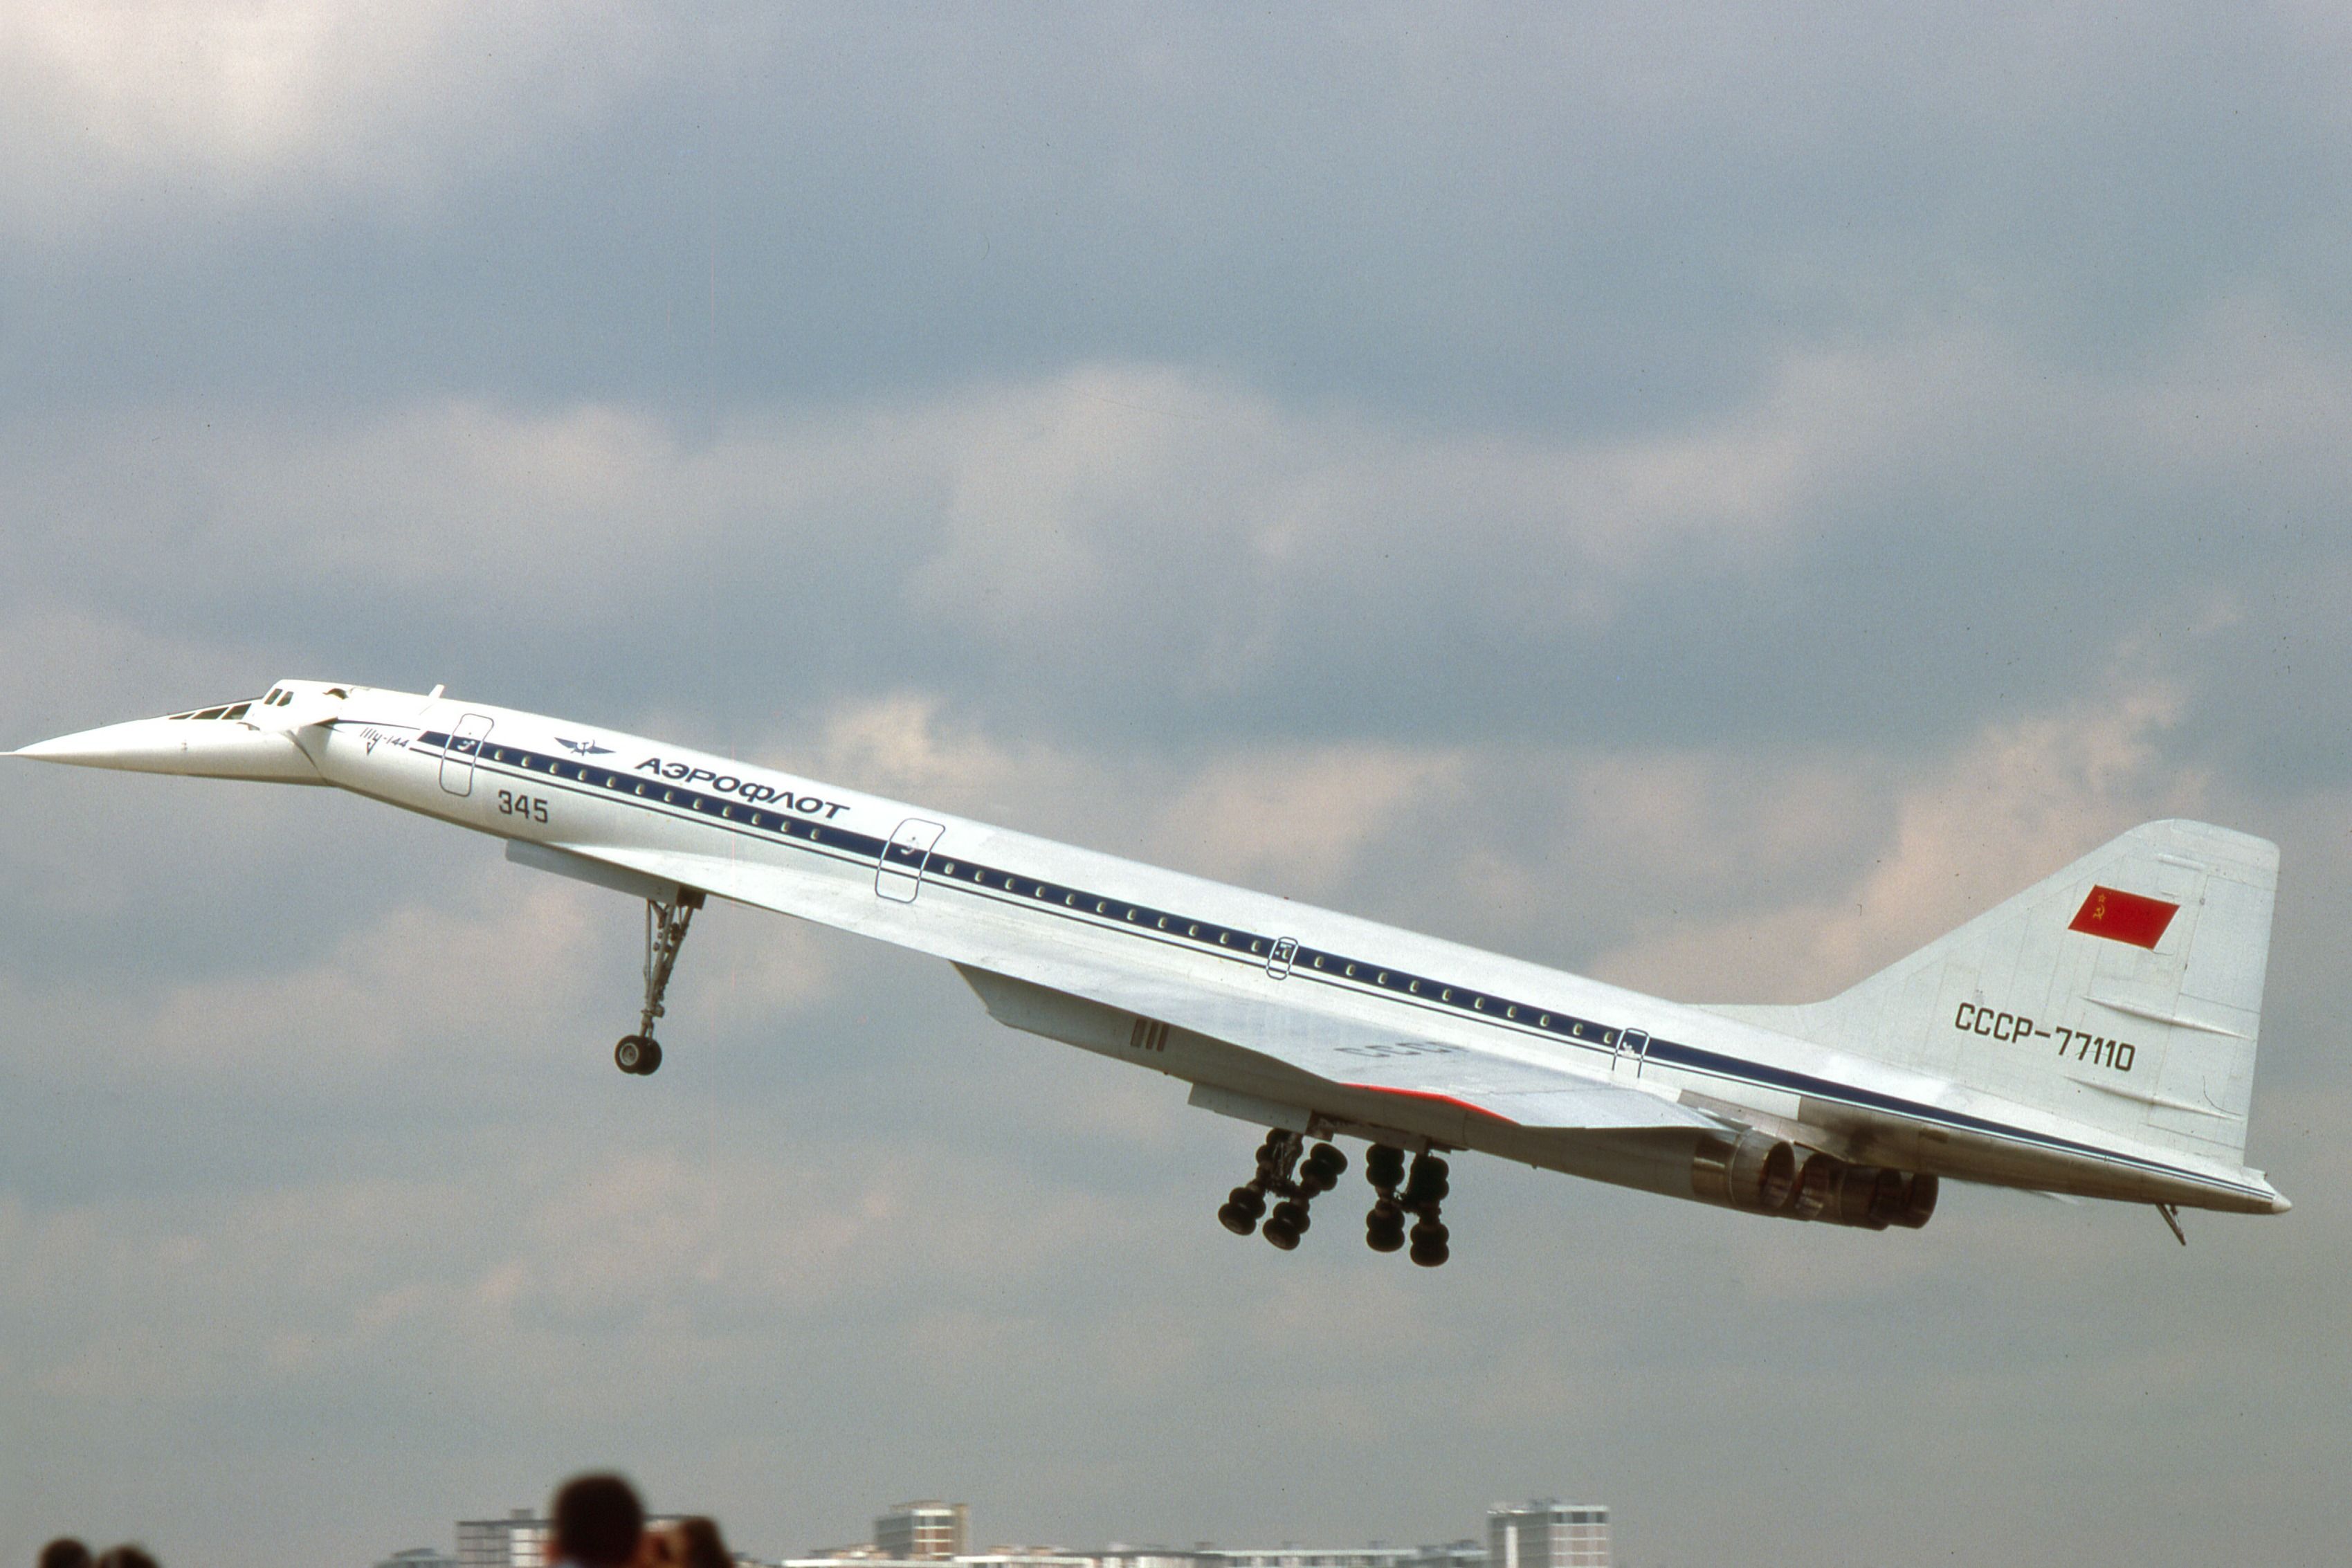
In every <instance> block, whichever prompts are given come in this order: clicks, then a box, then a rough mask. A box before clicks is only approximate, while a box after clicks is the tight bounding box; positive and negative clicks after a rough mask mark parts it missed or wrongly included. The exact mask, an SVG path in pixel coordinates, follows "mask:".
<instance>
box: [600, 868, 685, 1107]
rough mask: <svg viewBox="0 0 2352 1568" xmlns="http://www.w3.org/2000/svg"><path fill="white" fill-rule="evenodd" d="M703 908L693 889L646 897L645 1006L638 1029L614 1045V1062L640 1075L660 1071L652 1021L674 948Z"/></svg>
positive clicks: (659, 1051) (657, 1013)
mask: <svg viewBox="0 0 2352 1568" xmlns="http://www.w3.org/2000/svg"><path fill="white" fill-rule="evenodd" d="M701 907H702V894H701V892H700V891H699V890H698V889H694V888H681V889H678V894H677V902H676V903H674V904H665V903H663V902H662V901H661V900H658V899H647V900H646V1005H645V1011H644V1012H643V1013H641V1014H640V1015H638V1017H637V1032H636V1033H635V1034H634V1035H623V1036H622V1037H621V1042H620V1044H618V1045H616V1046H614V1047H613V1065H614V1067H616V1068H620V1069H621V1070H622V1071H623V1072H625V1073H635V1075H636V1076H638V1077H639V1078H645V1077H647V1076H649V1075H651V1074H653V1073H656V1072H658V1071H660V1070H661V1064H662V1048H661V1043H660V1042H659V1041H657V1040H656V1039H655V1038H654V1020H655V1019H656V1018H658V1017H660V1016H662V997H663V996H664V995H665V994H667V992H668V991H669V975H670V971H671V970H673V969H675V968H677V950H678V949H679V948H681V947H684V946H685V945H686V928H687V927H688V926H689V925H691V924H692V923H693V922H694V911H695V910H698V909H700V908H701Z"/></svg>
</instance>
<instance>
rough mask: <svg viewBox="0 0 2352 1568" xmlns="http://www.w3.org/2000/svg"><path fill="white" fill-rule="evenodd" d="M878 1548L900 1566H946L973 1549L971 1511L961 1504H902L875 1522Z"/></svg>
mask: <svg viewBox="0 0 2352 1568" xmlns="http://www.w3.org/2000/svg"><path fill="white" fill-rule="evenodd" d="M874 1545H875V1548H876V1550H877V1551H878V1552H880V1553H881V1555H882V1556H883V1557H885V1558H887V1559H890V1560H892V1561H895V1562H899V1563H945V1562H947V1561H948V1560H949V1559H950V1558H952V1557H961V1556H963V1555H964V1554H965V1553H966V1552H970V1551H971V1507H970V1506H969V1505H967V1504H964V1503H960V1502H930V1501H925V1502H901V1503H893V1504H891V1505H890V1510H889V1511H888V1512H887V1513H885V1514H884V1515H883V1516H882V1517H881V1518H879V1519H877V1520H876V1521H874Z"/></svg>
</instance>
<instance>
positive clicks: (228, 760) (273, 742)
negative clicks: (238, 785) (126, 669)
mask: <svg viewBox="0 0 2352 1568" xmlns="http://www.w3.org/2000/svg"><path fill="white" fill-rule="evenodd" d="M210 711H212V712H213V713H215V714H217V713H219V712H220V711H222V710H210ZM10 754H11V755H14V756H19V757H30V758H32V759H33V760H34V761H36V762H42V763H66V764H68V765H69V766H72V767H78V768H112V769H115V770H117V771H119V772H123V773H185V774H188V775H190V776H192V777H196V778H215V779H253V780H257V781H261V782H266V783H271V784H318V783H320V782H321V781H320V777H319V771H318V769H316V768H314V767H312V766H311V765H310V758H309V757H307V756H305V755H304V754H303V752H302V748H301V747H300V746H299V745H297V744H295V742H294V738H293V737H292V736H291V735H289V734H286V733H283V732H282V731H281V732H269V731H260V730H257V729H255V728H254V727H253V726H251V725H249V724H247V723H244V722H241V721H238V720H234V719H230V720H224V719H222V718H219V717H213V718H198V717H195V716H194V715H182V716H177V717H173V718H169V719H134V720H132V721H130V722H129V723H127V724H109V725H106V726H105V727H103V728H102V729H97V730H83V731H79V732H77V733H75V734H71V735H59V736H58V737H57V738H56V739H54V740H48V741H37V742H34V743H33V744H31V745H29V746H26V747H22V748H20V749H19V750H17V751H16V752H12V753H10Z"/></svg>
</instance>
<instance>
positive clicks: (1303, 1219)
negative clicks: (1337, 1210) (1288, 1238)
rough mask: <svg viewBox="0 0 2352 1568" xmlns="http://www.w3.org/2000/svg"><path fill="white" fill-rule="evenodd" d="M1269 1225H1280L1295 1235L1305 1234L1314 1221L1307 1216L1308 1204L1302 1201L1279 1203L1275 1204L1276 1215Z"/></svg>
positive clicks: (1268, 1222) (1269, 1221) (1267, 1222)
mask: <svg viewBox="0 0 2352 1568" xmlns="http://www.w3.org/2000/svg"><path fill="white" fill-rule="evenodd" d="M1266 1224H1268V1225H1279V1226H1283V1227H1284V1228H1285V1229H1286V1230H1288V1231H1289V1232H1290V1233H1291V1235H1293V1236H1305V1235H1306V1234H1307V1227H1308V1226H1311V1225H1313V1224H1314V1221H1312V1220H1310V1219H1308V1218H1307V1205H1305V1204H1302V1203H1279V1204H1276V1205H1274V1217H1273V1218H1272V1219H1270V1220H1268V1221H1266Z"/></svg>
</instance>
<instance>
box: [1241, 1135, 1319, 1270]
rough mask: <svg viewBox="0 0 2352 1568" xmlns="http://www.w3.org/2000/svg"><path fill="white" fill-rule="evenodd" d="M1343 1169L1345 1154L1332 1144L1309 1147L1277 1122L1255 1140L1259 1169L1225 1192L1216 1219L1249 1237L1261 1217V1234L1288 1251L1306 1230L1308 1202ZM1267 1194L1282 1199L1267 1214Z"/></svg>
mask: <svg viewBox="0 0 2352 1568" xmlns="http://www.w3.org/2000/svg"><path fill="white" fill-rule="evenodd" d="M1302 1154H1303V1155H1304V1156H1305V1157H1304V1158H1303V1159H1302V1158H1301V1155H1302ZM1347 1169H1348V1156H1347V1155H1345V1154H1342V1153H1341V1152H1339V1149H1338V1148H1336V1147H1335V1146H1334V1145H1332V1144H1329V1143H1318V1144H1316V1145H1315V1147H1314V1148H1313V1149H1311V1150H1309V1149H1308V1148H1307V1140H1306V1139H1304V1138H1302V1137H1300V1136H1299V1135H1298V1134H1297V1133H1296V1132H1288V1131H1284V1130H1283V1129H1281V1128H1279V1127H1277V1128H1276V1129H1275V1130H1274V1131H1271V1132H1269V1133H1267V1134H1266V1135H1265V1142H1263V1143H1261V1144H1259V1145H1258V1150H1257V1174H1255V1175H1254V1176H1252V1177H1251V1178H1250V1179H1249V1180H1248V1181H1246V1182H1244V1184H1241V1185H1240V1186H1238V1187H1235V1188H1234V1190H1233V1192H1232V1194H1230V1195H1228V1196H1227V1197H1226V1199H1225V1203H1224V1206H1223V1207H1222V1208H1220V1209H1218V1210H1217V1223H1218V1224H1220V1225H1222V1226H1224V1227H1225V1228H1226V1229H1227V1230H1230V1231H1232V1232H1233V1233H1234V1235H1235V1236H1247V1235H1248V1234H1249V1233H1250V1232H1251V1231H1253V1230H1257V1229H1258V1228H1259V1227H1258V1221H1259V1220H1260V1219H1264V1220H1265V1228H1264V1230H1263V1231H1262V1232H1261V1234H1262V1235H1264V1236H1265V1238H1266V1240H1268V1241H1269V1242H1272V1243H1273V1244H1274V1245H1275V1246H1276V1247H1280V1248H1281V1249H1282V1250H1283V1251H1285V1252H1288V1251H1290V1250H1291V1249H1292V1248H1293V1247H1297V1245H1298V1238H1299V1237H1301V1236H1304V1235H1305V1234H1306V1233H1307V1224H1308V1219H1307V1205H1308V1204H1310V1203H1312V1202H1313V1201H1314V1200H1315V1198H1316V1195H1317V1194H1320V1193H1328V1192H1329V1191H1330V1190H1331V1189H1332V1188H1333V1187H1336V1186H1338V1185H1339V1178H1340V1177H1341V1176H1342V1175H1344V1174H1345V1173H1347ZM1268 1193H1272V1194H1275V1195H1276V1197H1278V1198H1280V1199H1281V1200H1282V1201H1281V1202H1280V1203H1277V1204H1276V1205H1274V1213H1273V1214H1271V1215H1268V1214H1267V1213H1266V1212H1265V1197H1266V1194H1268Z"/></svg>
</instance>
